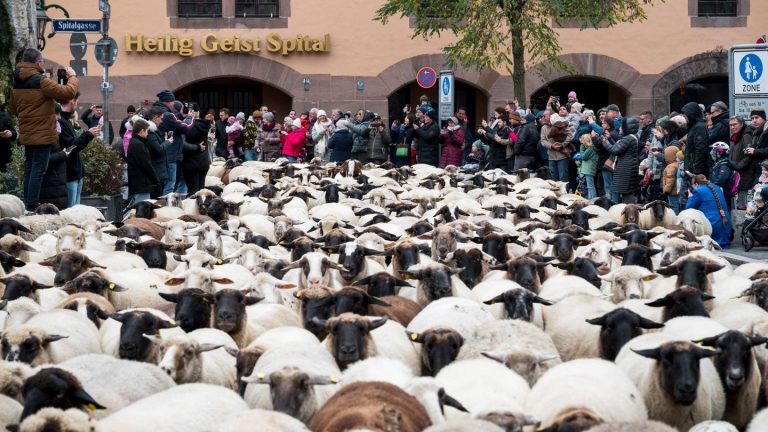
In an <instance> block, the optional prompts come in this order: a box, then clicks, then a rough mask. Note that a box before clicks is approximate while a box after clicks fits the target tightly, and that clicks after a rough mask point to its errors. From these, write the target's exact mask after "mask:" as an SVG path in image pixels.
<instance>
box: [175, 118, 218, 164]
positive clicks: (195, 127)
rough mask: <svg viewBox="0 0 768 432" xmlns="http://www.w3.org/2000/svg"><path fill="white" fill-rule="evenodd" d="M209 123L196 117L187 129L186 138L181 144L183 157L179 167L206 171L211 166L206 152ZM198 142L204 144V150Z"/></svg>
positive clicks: (207, 149)
mask: <svg viewBox="0 0 768 432" xmlns="http://www.w3.org/2000/svg"><path fill="white" fill-rule="evenodd" d="M210 128H211V123H210V122H209V121H208V120H204V119H197V120H195V121H194V123H192V127H191V128H190V129H189V131H187V139H186V140H185V141H184V144H183V148H182V150H183V152H184V159H183V160H182V162H181V169H183V170H185V171H208V167H209V166H211V157H210V155H209V153H208V151H209V150H210V149H209V148H208V147H207V142H206V140H207V139H208V130H209V129H210ZM200 144H206V148H205V150H202V151H201V150H200Z"/></svg>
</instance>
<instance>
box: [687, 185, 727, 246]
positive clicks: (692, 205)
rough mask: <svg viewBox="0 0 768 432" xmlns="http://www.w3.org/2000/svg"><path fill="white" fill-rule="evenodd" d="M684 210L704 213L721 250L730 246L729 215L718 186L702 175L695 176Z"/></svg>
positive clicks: (723, 195) (723, 196) (721, 191)
mask: <svg viewBox="0 0 768 432" xmlns="http://www.w3.org/2000/svg"><path fill="white" fill-rule="evenodd" d="M685 208H687V209H697V210H700V211H701V212H702V213H704V216H706V217H707V219H708V220H709V223H710V224H712V238H713V239H714V240H715V241H716V242H717V244H719V245H720V247H721V248H723V249H727V248H729V247H730V246H731V222H730V221H731V214H730V213H729V212H728V207H727V206H726V205H725V194H723V190H722V189H720V186H717V185H715V184H712V183H711V182H710V181H709V180H707V177H706V176H705V175H703V174H697V175H695V176H694V177H693V184H692V189H691V190H690V191H689V192H688V202H687V203H686V205H685Z"/></svg>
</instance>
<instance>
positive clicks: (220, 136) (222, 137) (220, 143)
mask: <svg viewBox="0 0 768 432" xmlns="http://www.w3.org/2000/svg"><path fill="white" fill-rule="evenodd" d="M215 124H216V154H217V155H219V156H225V155H226V154H227V122H226V121H221V120H216V123H215Z"/></svg>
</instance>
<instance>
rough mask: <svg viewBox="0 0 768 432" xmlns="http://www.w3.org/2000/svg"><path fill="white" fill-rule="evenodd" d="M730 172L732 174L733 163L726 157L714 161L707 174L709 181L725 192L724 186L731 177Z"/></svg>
mask: <svg viewBox="0 0 768 432" xmlns="http://www.w3.org/2000/svg"><path fill="white" fill-rule="evenodd" d="M731 174H733V165H732V164H731V161H730V160H728V158H727V157H726V158H723V159H720V160H718V161H717V162H715V165H714V166H713V167H712V172H711V173H710V175H709V181H710V182H712V183H714V184H716V185H718V186H720V187H721V188H723V191H724V192H727V191H726V190H725V187H726V186H727V185H728V180H730V179H731Z"/></svg>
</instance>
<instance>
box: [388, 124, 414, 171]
mask: <svg viewBox="0 0 768 432" xmlns="http://www.w3.org/2000/svg"><path fill="white" fill-rule="evenodd" d="M414 122H416V116H414V115H413V114H408V115H406V116H405V119H403V124H401V125H397V126H393V127H392V142H393V143H394V144H395V146H396V149H395V159H394V162H395V166H397V167H401V166H406V165H409V163H410V160H411V157H410V155H411V146H412V145H413V124H414Z"/></svg>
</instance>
